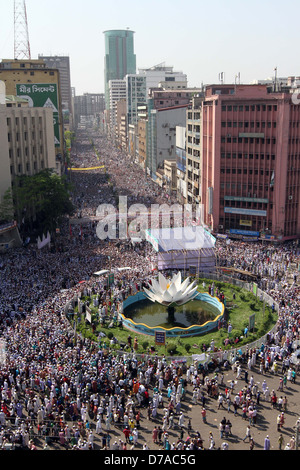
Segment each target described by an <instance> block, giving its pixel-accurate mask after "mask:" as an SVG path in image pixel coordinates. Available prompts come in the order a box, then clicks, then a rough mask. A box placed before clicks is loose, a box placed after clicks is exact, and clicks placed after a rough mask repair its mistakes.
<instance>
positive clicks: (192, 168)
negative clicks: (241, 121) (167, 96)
mask: <svg viewBox="0 0 300 470" xmlns="http://www.w3.org/2000/svg"><path fill="white" fill-rule="evenodd" d="M202 103H203V94H197V95H195V96H194V97H193V98H192V100H191V103H190V105H189V108H188V110H187V125H186V136H187V138H186V174H185V178H186V189H187V193H186V202H188V203H192V204H199V203H200V199H201V196H200V190H201V189H200V188H201V117H202Z"/></svg>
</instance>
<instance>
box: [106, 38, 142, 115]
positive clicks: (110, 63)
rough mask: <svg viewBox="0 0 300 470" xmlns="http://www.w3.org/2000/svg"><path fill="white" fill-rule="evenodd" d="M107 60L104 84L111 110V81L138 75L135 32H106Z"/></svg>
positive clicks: (107, 106) (107, 107)
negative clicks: (133, 74)
mask: <svg viewBox="0 0 300 470" xmlns="http://www.w3.org/2000/svg"><path fill="white" fill-rule="evenodd" d="M104 35H105V59H104V84H105V105H106V109H109V81H110V80H123V79H124V78H125V76H126V75H128V74H132V73H136V55H135V54H134V39H133V38H134V31H130V30H129V29H126V30H110V31H104Z"/></svg>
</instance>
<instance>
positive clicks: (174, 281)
mask: <svg viewBox="0 0 300 470" xmlns="http://www.w3.org/2000/svg"><path fill="white" fill-rule="evenodd" d="M172 284H173V285H174V286H175V287H176V290H177V291H178V290H179V289H180V286H181V272H180V271H179V273H177V274H176V275H175V276H174V277H173V279H172Z"/></svg>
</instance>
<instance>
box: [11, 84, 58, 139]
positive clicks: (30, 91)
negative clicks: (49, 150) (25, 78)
mask: <svg viewBox="0 0 300 470" xmlns="http://www.w3.org/2000/svg"><path fill="white" fill-rule="evenodd" d="M16 91H17V96H19V97H20V98H23V99H25V100H27V101H28V103H29V106H30V107H31V108H51V109H52V110H53V126H54V141H55V147H60V143H61V136H60V128H59V111H58V108H59V101H58V90H57V84H56V83H38V84H37V83H34V84H33V83H32V84H31V83H26V84H18V85H16Z"/></svg>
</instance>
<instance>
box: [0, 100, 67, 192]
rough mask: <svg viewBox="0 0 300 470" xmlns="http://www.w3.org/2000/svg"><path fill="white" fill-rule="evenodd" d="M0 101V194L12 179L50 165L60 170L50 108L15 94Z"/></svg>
mask: <svg viewBox="0 0 300 470" xmlns="http://www.w3.org/2000/svg"><path fill="white" fill-rule="evenodd" d="M6 102H7V104H6V105H4V104H0V197H1V198H2V197H3V195H4V193H5V191H6V190H7V189H9V188H11V187H12V186H13V185H14V183H15V178H16V177H17V176H22V175H33V174H36V173H38V172H40V171H41V170H43V169H46V168H51V169H54V170H56V171H57V172H58V173H59V172H60V165H59V162H57V160H56V156H55V149H54V145H53V139H54V130H53V111H52V110H51V109H50V108H31V107H29V106H28V103H26V102H24V100H20V99H18V98H16V97H13V98H10V97H7V99H6Z"/></svg>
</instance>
